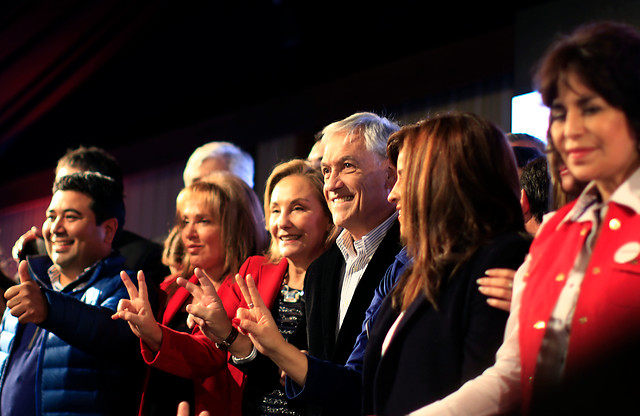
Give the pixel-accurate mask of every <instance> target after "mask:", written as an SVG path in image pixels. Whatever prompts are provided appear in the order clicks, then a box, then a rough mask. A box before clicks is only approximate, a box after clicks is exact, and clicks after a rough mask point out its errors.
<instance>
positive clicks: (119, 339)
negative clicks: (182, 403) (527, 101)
mask: <svg viewBox="0 0 640 416" xmlns="http://www.w3.org/2000/svg"><path fill="white" fill-rule="evenodd" d="M124 215H125V208H124V201H123V192H122V186H121V185H120V184H119V183H117V182H116V181H114V180H113V179H112V178H110V177H108V176H104V175H102V174H99V173H96V172H83V173H74V174H71V175H68V176H64V177H61V178H59V179H58V180H56V182H55V184H54V186H53V196H52V198H51V203H50V205H49V208H48V209H47V213H46V220H45V222H44V224H43V228H42V229H43V235H44V240H45V245H46V249H47V254H48V256H36V257H31V256H30V257H28V259H27V260H26V261H22V262H21V263H20V265H19V268H18V274H19V276H20V284H18V285H16V286H14V287H11V288H10V289H9V290H7V291H6V293H5V298H6V299H7V307H8V312H7V313H5V314H4V317H3V321H2V325H1V326H0V331H1V332H0V415H1V416H13V415H15V416H30V415H37V416H40V415H52V414H56V415H60V414H65V415H125V416H126V415H135V414H137V411H138V405H139V400H140V395H141V386H142V381H143V376H144V365H143V362H142V359H141V354H140V351H139V349H140V345H139V340H138V338H137V337H136V336H135V335H133V333H132V332H131V330H130V329H129V326H128V324H127V323H126V322H125V321H121V320H112V319H111V315H112V314H113V313H114V311H115V310H116V308H117V305H118V301H119V300H120V299H122V298H126V297H127V296H128V295H127V290H126V288H125V286H124V284H123V283H122V281H121V279H120V275H119V273H120V271H121V270H122V269H123V265H124V258H122V257H121V256H119V255H117V254H116V253H115V252H113V250H112V247H111V244H112V241H113V239H114V237H115V236H116V234H117V232H118V226H119V225H120V224H122V223H123V222H124ZM129 272H131V271H129ZM131 273H133V272H131ZM150 287H152V286H150ZM9 312H10V313H9Z"/></svg>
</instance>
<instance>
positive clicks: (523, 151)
mask: <svg viewBox="0 0 640 416" xmlns="http://www.w3.org/2000/svg"><path fill="white" fill-rule="evenodd" d="M511 148H512V149H513V154H514V156H515V157H516V164H517V165H518V167H519V168H520V169H522V168H523V167H524V166H525V165H526V164H527V163H529V162H531V161H532V160H534V159H536V158H538V157H540V156H544V153H542V152H541V151H540V150H538V149H537V148H535V147H526V146H512V147H511Z"/></svg>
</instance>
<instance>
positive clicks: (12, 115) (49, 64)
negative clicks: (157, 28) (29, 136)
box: [0, 0, 161, 155]
mask: <svg viewBox="0 0 640 416" xmlns="http://www.w3.org/2000/svg"><path fill="white" fill-rule="evenodd" d="M159 4H161V2H154V1H151V0H149V1H145V0H143V1H136V0H97V1H87V0H77V1H76V0H15V1H12V0H9V1H7V2H2V4H1V5H0V155H1V154H2V150H3V149H5V148H6V147H7V146H10V145H11V142H12V141H13V140H15V139H16V137H17V135H18V134H19V133H20V132H21V131H22V130H23V129H24V128H25V127H27V126H28V125H29V124H30V123H33V122H34V121H36V120H37V119H38V118H39V117H41V116H42V115H43V114H45V113H46V112H47V111H48V110H50V109H51V108H52V107H54V106H55V105H56V104H57V103H59V102H60V101H61V100H62V99H63V98H64V97H65V96H67V95H68V94H69V93H70V92H71V91H73V90H74V89H75V88H77V87H78V86H79V85H80V84H81V83H82V82H83V81H85V80H86V79H87V78H88V77H90V76H91V75H92V74H93V73H95V72H96V71H97V70H98V69H99V68H100V67H101V66H102V65H104V64H105V63H106V62H108V60H109V59H110V58H111V57H113V56H114V54H116V53H117V52H118V51H119V50H120V49H121V48H123V47H124V46H126V44H127V42H128V41H130V40H132V39H133V37H134V36H136V35H137V34H139V33H141V32H142V31H143V30H144V28H145V25H146V24H147V23H149V22H150V21H151V19H152V18H153V16H154V15H155V14H156V12H157V11H158V9H159V6H158V5H159Z"/></svg>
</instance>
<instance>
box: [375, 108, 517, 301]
mask: <svg viewBox="0 0 640 416" xmlns="http://www.w3.org/2000/svg"><path fill="white" fill-rule="evenodd" d="M396 145H401V147H398V149H402V151H403V152H406V153H405V154H408V155H411V157H409V158H407V162H406V166H405V167H404V180H403V184H402V191H401V202H402V220H401V223H402V234H403V237H404V239H405V240H406V245H407V250H408V253H409V255H410V256H411V257H412V258H413V266H412V267H410V270H408V272H407V273H405V274H404V275H403V276H402V277H401V279H400V281H399V283H398V285H397V286H396V288H395V289H394V291H393V304H394V306H395V307H396V308H398V307H401V308H406V307H407V306H408V305H409V304H410V303H411V302H412V301H413V300H414V299H415V298H416V297H417V296H418V294H419V293H420V292H421V291H423V292H424V294H425V296H426V297H427V299H428V300H429V301H430V302H431V303H432V304H433V305H434V306H437V300H438V296H439V291H440V287H441V286H442V284H443V283H444V282H445V281H446V280H447V279H448V278H449V277H450V276H451V275H452V274H453V273H455V271H456V270H457V268H458V267H460V266H461V265H462V264H464V263H465V262H466V261H467V260H469V258H470V257H471V256H472V255H473V254H474V253H475V251H476V250H477V249H478V248H479V247H480V246H481V245H482V244H484V243H486V242H487V241H488V240H489V239H491V238H492V237H494V236H496V235H498V234H501V233H504V232H512V231H524V219H523V216H522V208H521V206H520V202H519V198H518V196H519V193H520V184H519V182H518V172H517V169H516V164H515V160H514V156H513V152H512V150H511V146H510V145H509V143H508V142H507V139H506V138H505V135H504V133H503V132H502V131H501V130H500V129H499V128H498V127H496V126H495V125H494V124H492V123H490V122H488V121H486V120H484V119H483V118H481V117H479V116H477V115H474V114H471V113H458V112H453V113H445V114H440V115H436V116H434V117H432V118H429V119H427V120H424V121H421V122H419V123H417V124H415V125H411V126H406V127H403V128H401V129H400V130H399V131H398V132H397V133H394V134H393V135H392V136H391V139H390V143H389V144H388V145H387V148H388V150H390V151H393V149H394V146H396ZM390 157H391V156H390Z"/></svg>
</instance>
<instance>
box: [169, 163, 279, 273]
mask: <svg viewBox="0 0 640 416" xmlns="http://www.w3.org/2000/svg"><path fill="white" fill-rule="evenodd" d="M193 200H196V201H198V202H199V203H202V204H204V206H205V207H207V209H208V210H209V213H210V215H211V216H212V218H214V219H215V220H217V222H218V225H220V239H221V241H222V242H223V245H224V246H225V247H226V250H225V265H224V273H223V275H224V276H227V275H229V274H233V273H236V272H237V271H238V270H239V269H240V265H242V263H243V262H244V261H245V260H246V259H247V258H248V257H250V256H253V255H256V254H260V253H262V252H263V250H264V249H265V248H266V247H267V241H268V234H267V233H265V224H264V217H263V213H262V208H261V206H260V201H259V200H258V197H257V195H256V193H255V192H254V191H253V189H251V188H249V186H248V185H247V184H246V183H245V182H244V181H242V180H241V179H240V178H238V177H237V176H235V175H233V174H230V173H227V172H215V173H213V174H211V175H209V176H207V177H205V178H203V179H202V180H201V181H198V182H196V183H194V184H192V185H191V186H188V187H186V188H184V189H182V191H180V193H179V194H178V197H177V199H176V225H178V226H179V227H180V229H181V230H182V228H183V225H182V220H183V218H182V212H183V210H184V206H185V204H186V202H187V201H193ZM187 256H188V255H187Z"/></svg>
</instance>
